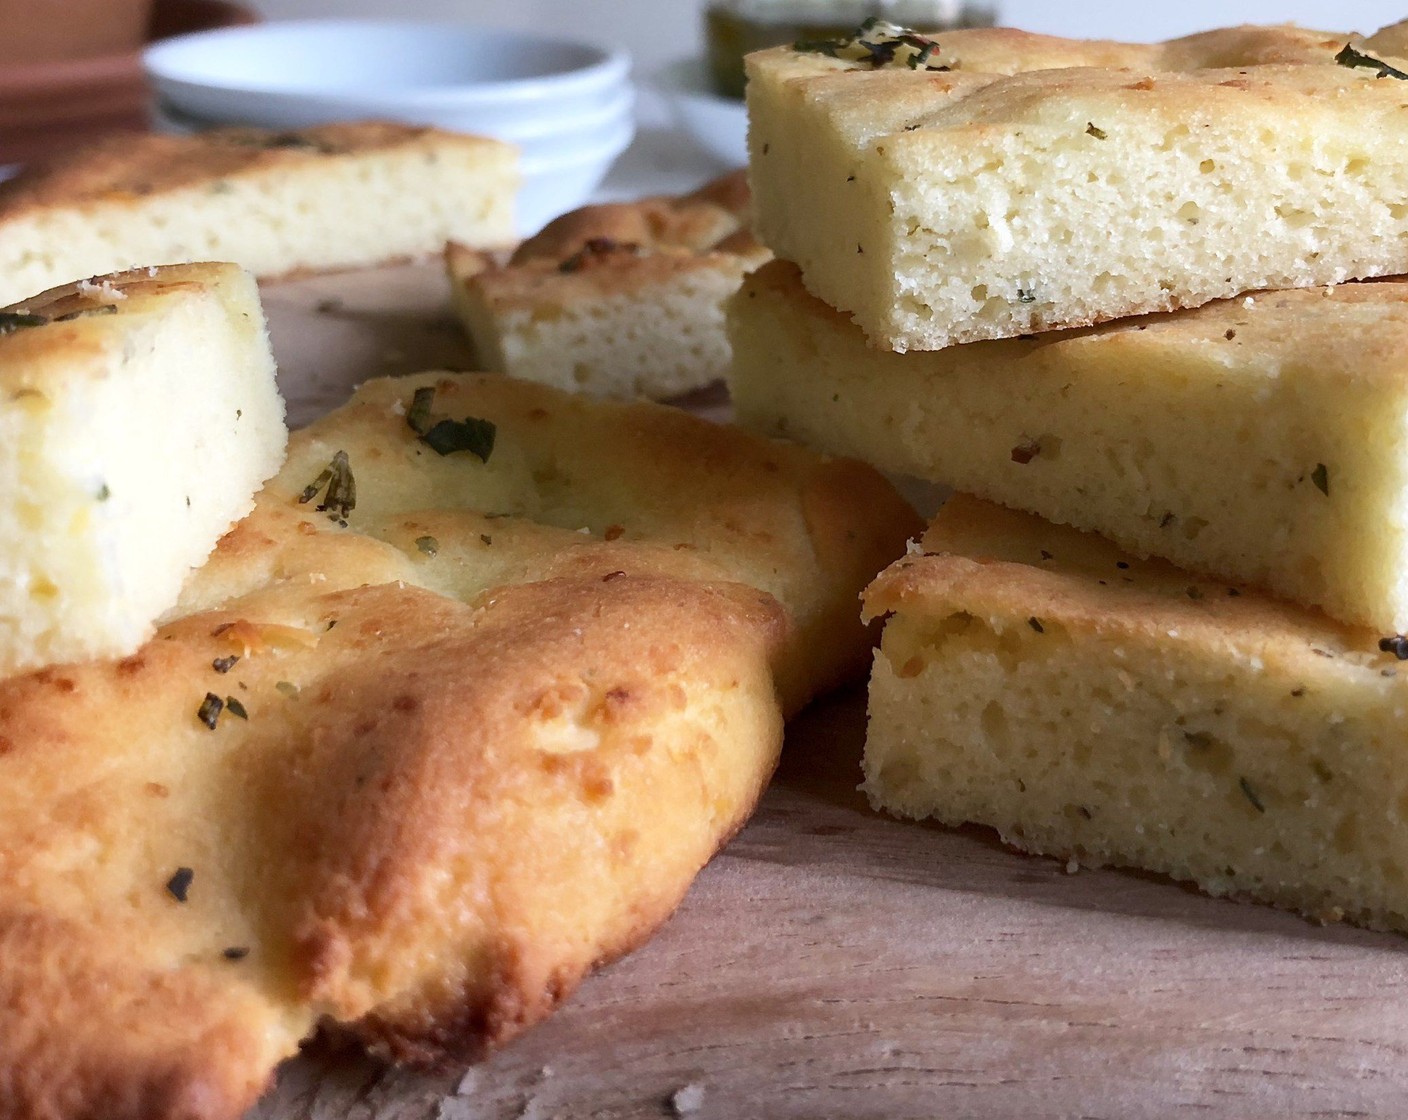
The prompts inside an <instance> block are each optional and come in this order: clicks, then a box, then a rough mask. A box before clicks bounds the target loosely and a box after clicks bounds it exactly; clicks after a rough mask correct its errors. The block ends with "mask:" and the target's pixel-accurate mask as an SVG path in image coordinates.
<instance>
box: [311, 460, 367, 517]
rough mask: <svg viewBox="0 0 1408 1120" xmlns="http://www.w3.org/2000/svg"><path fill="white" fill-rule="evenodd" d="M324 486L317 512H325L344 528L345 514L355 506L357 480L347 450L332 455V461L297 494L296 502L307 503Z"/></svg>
mask: <svg viewBox="0 0 1408 1120" xmlns="http://www.w3.org/2000/svg"><path fill="white" fill-rule="evenodd" d="M324 487H326V488H327V493H326V494H324V495H323V500H322V501H321V502H320V503H319V504H318V512H319V513H326V514H327V515H328V517H329V518H330V519H331V520H333V521H336V522H337V523H338V524H339V525H341V526H343V527H344V528H346V526H347V515H348V514H350V513H351V512H352V511H353V510H354V509H355V508H356V507H357V480H356V478H354V477H353V475H352V464H351V462H350V461H349V460H348V458H347V452H345V451H339V452H338V453H337V454H336V455H334V456H333V457H332V462H330V463H329V464H328V465H327V466H326V467H324V468H323V471H322V473H321V474H319V475H318V477H317V478H315V479H314V480H313V481H312V482H311V483H309V485H307V486H306V487H304V489H303V493H301V494H299V495H298V504H299V505H307V504H308V503H309V502H311V501H312V500H313V499H314V498H316V497H317V496H318V492H319V491H320V490H322V489H323V488H324Z"/></svg>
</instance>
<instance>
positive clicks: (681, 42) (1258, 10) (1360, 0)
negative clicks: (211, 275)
mask: <svg viewBox="0 0 1408 1120" xmlns="http://www.w3.org/2000/svg"><path fill="white" fill-rule="evenodd" d="M996 2H997V4H998V7H999V12H1000V16H1001V21H1002V22H1003V23H1005V24H1009V25H1011V26H1014V27H1023V28H1026V29H1027V30H1029V31H1044V32H1048V33H1050V34H1056V35H1070V36H1074V37H1078V38H1087V37H1091V36H1099V37H1102V38H1110V39H1128V40H1152V39H1166V38H1171V37H1173V36H1176V35H1183V34H1186V33H1188V32H1191V31H1203V30H1206V29H1207V28H1210V27H1223V26H1226V25H1228V24H1233V23H1277V22H1295V23H1301V24H1304V25H1305V26H1307V27H1316V28H1320V29H1322V30H1326V31H1372V30H1374V29H1376V28H1378V27H1381V26H1383V25H1384V24H1388V23H1393V22H1395V21H1397V20H1400V19H1403V18H1405V17H1408V0H1348V2H1346V3H1341V4H1326V3H1323V2H1321V3H1315V2H1314V0H1223V2H1221V3H1217V2H1215V0H1176V2H1173V3H1167V2H1165V3H1158V4H1152V3H1149V2H1148V0H1094V2H1087V3H1079V2H1076V0H1065V2H1063V0H996ZM254 5H255V7H257V8H259V9H260V10H261V11H263V12H264V14H265V15H266V16H269V17H271V18H285V17H294V16H329V15H399V16H406V15H415V16H419V17H424V18H454V19H466V20H472V21H475V22H482V23H488V24H494V25H497V26H505V27H539V28H554V29H557V30H559V31H561V32H563V33H564V34H570V35H573V36H581V37H589V38H598V39H611V40H614V41H617V42H621V43H624V44H625V45H626V46H627V47H629V48H630V50H631V52H632V53H633V54H634V55H635V57H636V59H637V61H638V62H639V63H640V64H641V68H642V69H643V70H648V69H651V68H652V66H651V63H652V62H654V61H656V60H667V59H671V58H678V57H681V56H683V55H688V54H692V53H694V51H695V50H697V48H698V43H699V12H700V10H701V9H702V7H703V0H492V2H490V0H419V2H416V3H405V2H397V0H254Z"/></svg>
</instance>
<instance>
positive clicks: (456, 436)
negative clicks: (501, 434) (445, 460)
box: [420, 416, 498, 463]
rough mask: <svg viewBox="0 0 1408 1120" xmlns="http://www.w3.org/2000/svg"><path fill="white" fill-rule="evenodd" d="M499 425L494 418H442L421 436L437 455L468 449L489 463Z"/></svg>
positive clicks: (483, 461) (451, 453)
mask: <svg viewBox="0 0 1408 1120" xmlns="http://www.w3.org/2000/svg"><path fill="white" fill-rule="evenodd" d="M497 434H498V427H497V425H495V424H494V422H493V421H492V420H480V419H478V418H477V417H474V416H466V417H465V418H464V419H463V420H441V421H440V422H439V423H438V424H436V425H435V426H434V427H433V428H431V429H430V431H428V432H426V433H425V434H424V435H423V436H421V437H420V438H421V439H422V440H423V441H424V442H425V443H427V444H429V445H430V449H431V450H432V451H434V452H435V453H436V454H437V455H453V454H454V453H455V452H456V451H468V452H469V453H470V454H471V455H474V456H476V457H477V458H478V459H479V461H480V462H482V463H487V462H488V461H489V456H490V455H492V454H493V452H494V439H495V436H496V435H497Z"/></svg>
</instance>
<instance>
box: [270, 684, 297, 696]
mask: <svg viewBox="0 0 1408 1120" xmlns="http://www.w3.org/2000/svg"><path fill="white" fill-rule="evenodd" d="M274 687H275V688H276V689H278V690H279V692H281V693H282V694H283V695H284V696H287V697H288V698H289V699H290V700H297V699H298V693H299V688H298V686H297V685H296V684H294V683H293V682H292V681H279V682H278V683H277V684H276V685H274Z"/></svg>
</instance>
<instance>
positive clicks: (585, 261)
mask: <svg viewBox="0 0 1408 1120" xmlns="http://www.w3.org/2000/svg"><path fill="white" fill-rule="evenodd" d="M749 205H750V203H749V195H748V180H747V175H746V173H745V172H743V171H736V172H733V173H731V174H729V175H725V176H723V177H722V178H720V179H716V180H714V181H712V182H710V183H706V184H705V185H704V186H702V187H700V188H699V189H698V190H697V191H695V192H693V193H692V194H687V195H680V196H661V197H658V198H644V199H640V200H639V201H636V202H614V203H605V204H601V205H596V206H586V207H583V208H582V209H580V210H574V211H572V212H571V213H569V214H564V215H562V216H561V217H559V218H557V219H555V220H554V221H552V222H550V223H548V225H547V226H545V227H544V228H543V230H542V232H540V233H539V234H538V235H537V236H535V237H532V238H529V239H528V240H527V241H525V242H523V244H522V245H520V246H519V247H518V248H517V250H515V252H514V253H513V255H512V257H511V258H510V259H509V261H508V263H507V264H506V265H502V266H498V265H496V263H495V261H494V260H493V258H492V256H491V255H490V254H486V253H482V252H476V251H474V250H472V249H468V248H466V247H464V246H460V245H451V246H449V247H448V248H447V250H446V266H447V268H448V270H449V273H450V280H451V283H453V284H456V285H458V286H462V287H464V289H465V290H466V291H467V292H468V293H470V294H471V296H472V298H474V299H476V300H479V301H482V302H483V303H484V305H485V306H486V308H487V309H488V310H489V311H490V313H492V314H494V315H504V314H507V313H509V312H512V311H517V310H529V311H533V310H539V311H544V312H545V313H546V311H547V310H548V309H553V308H568V307H572V306H574V305H576V304H577V303H579V302H582V301H585V300H591V299H597V298H601V297H603V296H610V295H619V294H628V295H629V294H634V293H648V292H650V291H651V290H652V289H655V288H658V287H659V286H660V285H662V284H665V283H667V282H669V281H670V280H672V279H675V278H677V277H681V276H686V275H688V274H690V273H694V272H699V273H709V272H719V271H736V270H738V269H739V268H740V262H743V263H745V264H748V265H751V264H755V263H761V262H762V261H764V260H766V259H767V257H768V253H767V251H766V250H765V249H763V248H762V247H761V246H760V245H759V244H758V242H757V239H756V238H754V237H753V234H752V231H751V229H749V228H748V221H749Z"/></svg>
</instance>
